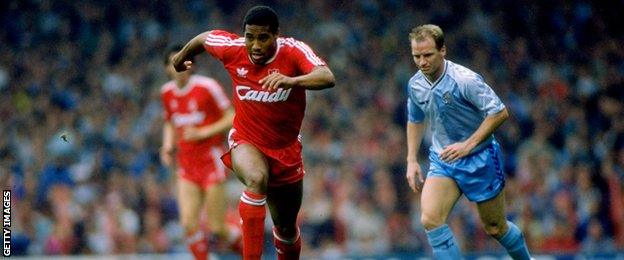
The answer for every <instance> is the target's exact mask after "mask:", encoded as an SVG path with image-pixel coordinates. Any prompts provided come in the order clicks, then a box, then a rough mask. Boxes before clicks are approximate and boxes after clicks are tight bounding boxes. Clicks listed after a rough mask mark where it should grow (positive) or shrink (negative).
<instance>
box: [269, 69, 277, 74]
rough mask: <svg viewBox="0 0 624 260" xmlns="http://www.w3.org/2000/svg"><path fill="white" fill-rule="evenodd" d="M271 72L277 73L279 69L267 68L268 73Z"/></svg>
mask: <svg viewBox="0 0 624 260" xmlns="http://www.w3.org/2000/svg"><path fill="white" fill-rule="evenodd" d="M273 73H279V69H269V75H271V74H273Z"/></svg>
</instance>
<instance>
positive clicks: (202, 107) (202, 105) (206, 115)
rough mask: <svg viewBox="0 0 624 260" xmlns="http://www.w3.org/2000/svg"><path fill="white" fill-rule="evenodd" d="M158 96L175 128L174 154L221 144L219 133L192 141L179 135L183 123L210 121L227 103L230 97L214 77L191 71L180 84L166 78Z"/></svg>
mask: <svg viewBox="0 0 624 260" xmlns="http://www.w3.org/2000/svg"><path fill="white" fill-rule="evenodd" d="M160 97H161V101H162V104H163V112H164V118H165V120H167V121H169V122H171V124H172V125H173V127H174V129H175V137H176V141H177V145H178V149H179V152H178V154H185V153H198V152H202V151H209V150H210V148H211V147H213V146H220V147H221V146H223V144H224V141H225V137H224V135H221V134H219V135H214V136H211V137H209V138H207V139H204V140H200V141H194V142H189V141H185V140H184V139H183V135H182V134H183V132H182V131H183V127H185V126H195V127H201V126H205V125H209V124H212V123H214V122H216V121H217V120H219V119H220V118H221V117H222V116H223V114H224V112H225V110H227V109H228V108H229V107H230V100H229V99H228V98H227V96H226V95H225V93H224V92H223V88H222V87H221V85H219V83H218V82H217V81H216V80H214V79H212V78H208V77H204V76H199V75H192V76H191V77H190V78H189V81H188V82H187V83H186V86H184V87H183V88H179V87H178V86H177V84H176V83H175V82H174V81H169V82H167V83H165V84H164V85H163V86H162V88H161V91H160ZM198 149H199V150H198Z"/></svg>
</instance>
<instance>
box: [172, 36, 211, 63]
mask: <svg viewBox="0 0 624 260" xmlns="http://www.w3.org/2000/svg"><path fill="white" fill-rule="evenodd" d="M207 36H208V32H203V33H201V34H199V35H197V36H195V38H193V39H191V40H190V41H189V42H188V43H186V45H184V48H182V50H180V51H179V52H178V53H176V54H175V55H174V56H173V61H172V63H173V67H174V68H175V69H176V71H177V72H182V71H185V70H188V69H190V68H191V66H192V65H193V62H192V61H191V59H192V58H193V57H195V56H197V54H200V53H202V52H204V46H203V45H204V41H205V40H206V37H207Z"/></svg>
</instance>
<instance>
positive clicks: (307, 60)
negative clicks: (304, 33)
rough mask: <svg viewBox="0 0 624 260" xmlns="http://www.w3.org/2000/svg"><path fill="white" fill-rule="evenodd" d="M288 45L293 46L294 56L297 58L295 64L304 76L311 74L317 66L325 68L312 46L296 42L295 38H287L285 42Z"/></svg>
mask: <svg viewBox="0 0 624 260" xmlns="http://www.w3.org/2000/svg"><path fill="white" fill-rule="evenodd" d="M284 41H285V43H286V44H287V45H292V47H293V48H292V49H293V52H292V53H293V56H294V57H295V64H296V66H297V68H299V70H300V71H301V72H303V73H304V74H307V73H310V72H311V71H312V69H314V67H316V66H325V65H326V64H325V61H323V60H322V59H321V58H320V57H319V56H317V55H316V53H314V51H312V49H311V48H310V46H308V45H307V44H305V43H304V42H302V41H298V40H295V39H293V38H287V39H285V40H284Z"/></svg>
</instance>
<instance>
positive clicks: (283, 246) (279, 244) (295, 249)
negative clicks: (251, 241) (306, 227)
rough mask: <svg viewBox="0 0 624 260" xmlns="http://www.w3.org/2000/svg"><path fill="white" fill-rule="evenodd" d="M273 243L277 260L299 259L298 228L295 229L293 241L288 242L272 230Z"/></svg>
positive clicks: (299, 239)
mask: <svg viewBox="0 0 624 260" xmlns="http://www.w3.org/2000/svg"><path fill="white" fill-rule="evenodd" d="M273 243H275V250H276V251H277V259H278V260H298V259H299V255H300V254H301V236H300V235H299V228H297V234H296V236H295V241H292V240H291V241H288V240H286V239H283V238H281V237H280V236H279V234H277V230H276V229H275V228H273Z"/></svg>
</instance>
